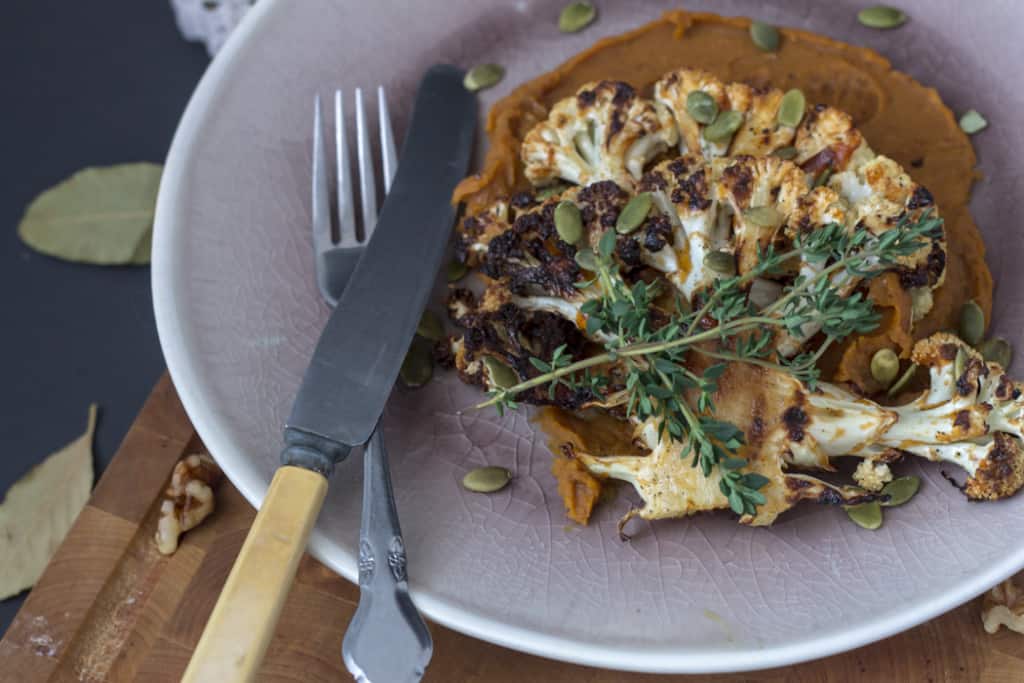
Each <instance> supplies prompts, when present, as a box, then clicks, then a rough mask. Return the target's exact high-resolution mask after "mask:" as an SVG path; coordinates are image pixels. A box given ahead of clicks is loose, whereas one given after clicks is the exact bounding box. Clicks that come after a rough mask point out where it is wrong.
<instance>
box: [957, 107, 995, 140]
mask: <svg viewBox="0 0 1024 683" xmlns="http://www.w3.org/2000/svg"><path fill="white" fill-rule="evenodd" d="M986 128H988V121H986V120H985V117H984V116H982V115H981V114H979V113H978V112H976V111H974V110H973V109H971V110H969V111H967V112H965V113H964V115H963V116H961V117H960V130H962V131H963V132H965V133H967V134H968V135H974V134H975V133H980V132H981V131H983V130H985V129H986Z"/></svg>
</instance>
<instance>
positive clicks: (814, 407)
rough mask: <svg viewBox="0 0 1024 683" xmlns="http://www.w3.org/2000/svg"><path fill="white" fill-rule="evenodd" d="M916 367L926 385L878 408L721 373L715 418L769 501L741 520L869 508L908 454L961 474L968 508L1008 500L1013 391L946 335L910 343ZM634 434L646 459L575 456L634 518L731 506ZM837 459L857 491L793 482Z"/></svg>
mask: <svg viewBox="0 0 1024 683" xmlns="http://www.w3.org/2000/svg"><path fill="white" fill-rule="evenodd" d="M958 356H959V357H960V360H957V357H958ZM913 359H914V362H916V363H918V364H920V365H922V366H924V367H927V368H929V370H930V373H931V386H930V387H929V389H928V390H927V391H926V392H925V393H924V394H922V395H921V396H920V397H919V398H917V399H916V400H914V401H913V402H911V403H908V404H906V405H904V406H899V407H885V406H880V405H878V404H876V403H874V402H872V401H870V400H868V399H866V398H862V397H858V396H855V395H853V394H851V393H850V392H848V391H846V390H845V389H843V388H841V387H839V386H835V385H832V384H828V383H820V384H819V385H818V387H817V388H816V389H814V390H811V389H808V388H807V387H806V386H804V385H803V384H802V383H801V382H800V381H799V380H797V379H795V378H793V377H792V376H790V375H788V374H786V373H782V372H778V371H774V370H764V369H760V368H754V367H752V366H744V365H742V364H736V365H732V366H730V368H729V370H728V371H727V373H726V375H725V377H724V378H723V380H722V385H721V386H722V389H720V393H721V395H722V398H721V400H718V401H716V405H717V406H718V411H717V412H716V416H720V417H722V418H723V419H727V420H728V421H730V422H732V423H733V424H736V425H737V426H739V427H741V428H742V429H743V431H744V432H745V433H746V435H747V441H748V444H750V445H751V446H750V447H749V448H748V451H747V452H746V458H747V460H748V467H749V471H751V472H756V473H758V474H760V475H762V476H764V477H767V478H768V481H769V483H768V484H767V485H766V486H765V487H764V488H763V489H762V492H763V493H764V495H765V498H766V499H767V502H766V503H765V504H764V505H762V506H760V507H759V508H758V512H757V515H756V516H746V517H744V518H743V519H742V521H744V522H746V523H751V524H755V525H760V524H770V523H771V522H772V521H773V520H774V519H775V517H776V516H777V515H778V514H779V513H780V512H782V511H784V510H786V509H788V508H789V507H791V506H792V505H794V504H796V503H797V502H799V501H801V500H808V499H812V500H817V501H818V502H829V503H836V504H840V503H841V504H846V505H850V504H856V503H858V502H865V501H867V500H870V499H871V492H875V491H878V490H880V489H881V488H882V487H883V486H884V485H885V483H886V482H887V481H890V480H891V479H892V472H891V471H890V469H889V463H890V462H893V461H896V460H898V459H900V458H901V457H903V456H905V455H916V456H920V457H924V458H926V459H928V460H936V461H943V462H949V463H954V464H957V465H959V466H961V467H962V468H963V469H964V470H965V471H966V472H967V473H968V475H969V478H968V479H967V481H966V483H965V484H964V485H963V492H964V494H965V495H966V496H967V497H968V498H970V499H971V500H995V499H999V498H1005V497H1008V496H1011V495H1013V494H1014V493H1016V492H1017V491H1018V490H1019V489H1020V488H1021V487H1022V486H1024V447H1022V443H1024V442H1022V428H1024V398H1022V395H1024V391H1022V387H1021V386H1020V385H1019V384H1018V383H1015V382H1013V381H1012V380H1010V379H1009V378H1008V377H1007V376H1006V375H1005V374H1004V373H1003V371H1002V368H1000V367H999V366H998V365H995V364H993V363H985V361H984V360H982V359H981V357H980V356H979V355H978V354H977V353H976V352H974V351H971V350H970V349H969V348H968V347H967V346H966V345H965V344H964V343H963V342H961V341H960V340H959V339H958V338H956V337H954V336H953V335H949V334H944V333H939V334H935V335H933V336H932V337H929V338H928V339H925V340H923V341H921V342H918V344H917V346H916V347H915V349H914V353H913ZM958 371H959V374H958ZM729 392H731V393H729ZM765 406H771V409H765ZM634 434H635V439H636V440H637V441H640V442H643V443H645V444H646V445H647V447H648V448H649V454H648V455H645V456H641V457H637V456H636V455H618V454H591V453H576V454H575V455H576V457H577V458H578V459H579V460H580V462H581V463H582V464H583V465H584V466H585V467H587V469H588V470H589V471H591V472H592V473H593V474H595V475H598V476H605V477H611V478H614V479H622V480H625V481H628V482H629V483H630V484H632V485H633V486H634V487H635V488H636V490H637V492H638V493H639V495H640V497H641V498H642V499H643V501H644V507H643V508H641V509H640V510H638V511H637V512H635V513H631V516H633V515H634V514H635V515H639V516H640V517H642V518H644V519H660V518H664V517H683V516H687V515H690V514H693V513H695V512H699V511H704V510H712V509H722V508H727V507H729V503H728V501H727V500H726V498H725V496H724V495H722V493H721V491H720V490H719V488H718V479H719V478H720V475H719V474H717V473H712V474H711V476H709V477H705V476H703V474H702V473H701V471H700V469H699V468H695V467H693V466H692V465H691V462H690V460H689V459H688V458H685V457H681V452H682V447H681V446H680V445H679V444H678V443H676V442H674V441H672V440H671V439H660V438H659V437H658V433H657V430H656V429H655V428H653V426H652V425H650V424H647V423H645V424H641V425H638V426H636V427H634ZM844 456H850V457H859V458H862V459H863V460H862V461H861V463H860V464H859V465H858V468H857V471H856V473H855V474H854V479H855V481H856V482H857V483H858V484H860V486H861V487H863V489H856V488H850V487H836V486H833V485H831V484H827V483H825V482H823V481H820V480H818V479H815V478H813V477H810V476H808V475H805V474H797V473H793V472H791V471H790V468H798V469H818V470H826V471H827V470H832V469H834V467H833V464H832V462H831V459H832V458H836V457H844ZM864 489H866V490H867V491H868V493H865V492H864Z"/></svg>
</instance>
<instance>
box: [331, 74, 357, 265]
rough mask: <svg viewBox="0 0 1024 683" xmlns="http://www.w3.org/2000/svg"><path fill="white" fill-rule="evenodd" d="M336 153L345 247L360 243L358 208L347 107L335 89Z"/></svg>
mask: <svg viewBox="0 0 1024 683" xmlns="http://www.w3.org/2000/svg"><path fill="white" fill-rule="evenodd" d="M334 155H335V159H334V161H335V167H336V169H337V179H338V242H339V243H340V244H341V245H342V246H345V247H351V246H355V245H357V244H359V238H358V236H357V235H356V209H355V202H354V201H353V199H352V179H351V178H350V177H349V176H350V173H351V166H349V163H348V142H347V141H346V136H345V107H344V103H343V102H342V98H341V91H340V90H335V91H334Z"/></svg>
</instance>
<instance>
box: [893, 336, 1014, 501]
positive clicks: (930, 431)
mask: <svg viewBox="0 0 1024 683" xmlns="http://www.w3.org/2000/svg"><path fill="white" fill-rule="evenodd" d="M912 359H913V361H914V362H915V363H917V364H918V365H920V366H922V367H926V368H928V370H929V375H930V380H931V381H930V385H929V388H928V390H927V391H926V392H925V393H923V394H922V395H921V396H919V397H918V398H917V399H915V400H914V401H913V402H911V403H909V404H907V405H905V406H900V407H898V408H893V409H892V411H893V412H894V413H895V414H896V416H897V418H898V419H897V422H896V423H895V424H894V425H893V426H892V428H890V429H889V430H888V431H887V432H886V434H885V435H884V437H883V439H882V440H881V441H880V442H879V447H889V448H894V449H898V450H900V451H905V452H908V453H912V454H914V455H918V456H922V457H925V458H928V459H929V460H939V461H944V462H951V463H955V464H957V465H959V466H960V467H962V468H963V469H964V470H965V471H966V472H967V474H968V475H969V477H968V479H967V481H966V483H965V484H964V489H963V490H964V493H965V494H966V495H967V497H968V498H971V499H972V500H995V499H998V498H1005V497H1007V496H1010V495H1012V494H1013V493H1015V492H1016V491H1017V490H1018V489H1020V488H1021V486H1022V485H1024V398H1022V394H1024V387H1022V386H1021V384H1020V383H1018V382H1014V381H1013V380H1011V379H1010V377H1009V376H1008V375H1006V374H1005V372H1004V371H1003V368H1001V367H1000V366H999V365H997V364H995V363H986V362H985V360H984V359H983V358H982V357H981V355H979V354H978V353H977V352H976V351H974V350H973V349H971V348H970V347H969V346H967V345H966V344H965V343H964V342H962V341H961V340H960V339H959V338H958V337H955V336H953V335H951V334H945V333H938V334H935V335H932V336H931V337H929V338H928V339H925V340H922V341H920V342H918V343H917V345H916V346H915V347H914V351H913V354H912ZM875 450H877V449H875Z"/></svg>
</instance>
